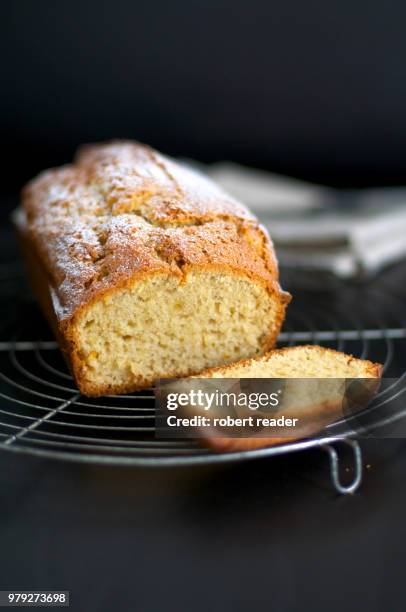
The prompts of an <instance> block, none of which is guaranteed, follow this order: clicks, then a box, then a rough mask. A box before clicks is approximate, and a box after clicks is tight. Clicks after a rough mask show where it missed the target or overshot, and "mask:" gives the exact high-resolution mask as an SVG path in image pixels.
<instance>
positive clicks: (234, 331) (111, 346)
mask: <svg viewBox="0 0 406 612" xmlns="http://www.w3.org/2000/svg"><path fill="white" fill-rule="evenodd" d="M284 309H285V303H284V300H283V299H282V298H281V296H280V294H277V293H275V294H270V293H269V291H268V290H267V289H266V288H265V287H263V286H262V285H260V284H256V283H254V282H252V281H250V279H247V278H246V277H243V276H240V275H230V274H229V273H228V274H225V273H224V274H223V273H220V272H207V271H206V272H203V271H199V272H191V273H189V274H188V275H187V276H186V278H185V279H180V278H178V277H175V276H172V277H170V276H168V275H155V276H151V277H147V278H145V279H144V280H138V281H137V282H135V283H134V284H133V285H132V286H130V287H128V286H127V287H125V288H123V289H121V290H115V291H114V292H110V293H108V294H106V295H105V296H103V297H100V298H98V299H97V301H95V302H94V303H93V304H91V305H90V306H89V307H87V308H86V309H85V310H84V311H83V313H82V314H81V315H80V316H79V317H78V320H77V323H76V325H75V333H74V338H73V343H74V345H75V349H74V359H73V366H74V370H75V369H76V372H74V373H75V375H76V376H75V377H76V379H77V380H78V381H80V389H81V391H82V392H83V393H85V394H87V395H102V394H105V393H120V392H127V391H133V390H136V389H139V388H142V387H146V386H149V385H151V384H153V382H154V381H155V380H157V379H159V378H169V377H179V376H188V375H190V374H193V373H196V372H199V371H201V370H203V369H205V368H208V367H212V366H216V365H219V364H227V363H232V362H235V361H236V360H239V359H244V358H248V357H252V356H255V355H259V354H262V353H263V352H264V351H265V350H268V349H269V348H270V347H271V346H272V345H273V343H274V342H275V339H276V337H277V334H278V332H279V328H280V325H281V322H282V320H283V316H284Z"/></svg>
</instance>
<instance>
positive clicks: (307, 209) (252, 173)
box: [208, 162, 406, 277]
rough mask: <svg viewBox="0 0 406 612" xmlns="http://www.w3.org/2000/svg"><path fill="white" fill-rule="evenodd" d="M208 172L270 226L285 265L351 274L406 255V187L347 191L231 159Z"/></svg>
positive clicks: (381, 265)
mask: <svg viewBox="0 0 406 612" xmlns="http://www.w3.org/2000/svg"><path fill="white" fill-rule="evenodd" d="M208 174H209V175H210V176H211V177H212V178H213V179H214V180H215V181H216V182H217V183H218V184H220V185H221V186H222V187H223V188H224V189H225V190H227V191H228V192H229V193H231V194H232V195H234V196H235V197H236V198H237V199H239V200H241V201H242V202H244V203H245V204H247V205H248V206H249V207H250V208H251V210H252V211H253V212H254V213H255V214H256V215H257V216H258V217H259V218H260V220H261V221H262V222H263V223H264V225H265V226H266V227H267V228H268V229H269V232H270V234H271V236H272V239H273V241H274V243H275V245H276V247H277V249H278V257H279V259H280V262H281V264H282V265H285V266H287V267H293V268H302V269H309V270H312V269H314V270H325V271H328V272H333V273H334V274H336V275H338V276H340V277H351V276H356V275H358V274H373V273H375V272H377V271H378V270H380V269H381V268H382V267H383V266H385V265H387V264H390V263H392V262H395V261H397V260H399V259H401V258H403V257H406V187H405V188H403V187H402V188H398V187H392V188H385V189H368V190H356V191H343V192H342V191H339V190H334V189H331V188H327V187H322V186H319V185H314V184H311V183H306V182H302V181H299V180H296V179H291V178H288V177H282V176H278V175H274V174H272V173H269V172H266V171H263V170H256V169H253V168H246V167H244V166H239V165H237V164H234V163H228V162H222V163H219V164H214V165H213V166H210V167H209V168H208Z"/></svg>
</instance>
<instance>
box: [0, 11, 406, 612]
mask: <svg viewBox="0 0 406 612" xmlns="http://www.w3.org/2000/svg"><path fill="white" fill-rule="evenodd" d="M0 9H1V13H2V14H1V17H0V28H1V32H0V45H1V54H0V57H1V66H2V71H1V85H2V93H1V96H0V127H1V139H2V153H3V162H2V173H1V187H0V191H1V193H2V199H1V207H2V211H3V212H7V211H8V210H9V208H10V207H11V206H12V205H14V204H15V202H16V199H17V194H18V192H19V190H20V188H21V186H22V185H23V184H24V182H25V181H27V180H28V179H29V178H31V177H32V176H33V175H35V174H36V173H37V172H39V171H40V170H42V169H43V168H45V167H48V166H52V165H58V164H61V163H65V162H67V161H69V160H70V159H71V157H72V155H73V152H74V150H75V148H76V146H77V144H78V143H81V142H86V141H95V140H101V139H106V138H117V137H124V138H136V139H139V140H141V141H145V142H148V143H149V144H151V145H153V146H155V147H157V148H159V149H161V150H163V151H165V152H167V153H169V154H173V155H182V156H191V157H196V158H198V159H200V160H203V161H207V162H210V161H215V160H220V159H224V158H229V159H233V160H237V161H240V162H242V163H247V164H251V165H258V166H261V167H264V168H268V169H270V170H273V171H278V172H282V173H287V174H291V175H295V176H299V177H303V178H307V179H310V180H317V181H320V182H324V183H327V184H332V185H336V186H340V187H350V186H359V185H382V184H390V183H397V184H402V183H405V182H406V180H405V177H406V112H405V109H406V78H405V57H406V36H405V24H406V4H405V3H404V2H400V1H398V2H396V1H395V2H390V1H387V2H382V0H381V1H372V0H370V1H369V2H367V1H364V0H362V1H359V2H346V1H344V2H338V1H337V0H335V1H333V2H326V1H321V0H317V1H306V2H304V1H302V2H300V1H297V2H292V1H290V0H284V1H283V2H281V1H279V2H270V1H261V0H227V1H226V0H217V1H215V2H214V1H209V0H208V1H206V2H204V1H196V0H177V1H172V2H171V1H170V0H160V1H157V0H150V1H148V2H135V1H134V2H130V1H127V2H123V1H121V0H116V1H114V2H102V1H101V0H99V1H98V2H96V1H82V2H74V1H72V2H61V1H55V0H54V1H48V0H41V1H40V0H31V1H25V2H23V1H21V0H16V1H13V2H11V1H10V2H7V1H3V2H1V5H0ZM1 229H2V232H1V244H0V250H1V252H2V251H3V249H4V250H5V251H7V253H11V252H12V257H13V258H14V257H16V254H15V247H14V246H12V245H14V241H13V240H12V239H11V237H10V235H9V233H8V231H7V230H4V226H2V228H1ZM6 257H8V255H4V257H3V254H2V260H4V259H5V258H6ZM10 257H11V255H10ZM403 277H404V268H403ZM401 284H402V280H401V276H399V281H396V286H399V285H401ZM363 447H364V452H365V466H366V465H367V464H368V466H369V468H368V469H365V479H364V484H363V486H362V488H361V490H360V492H358V493H357V494H356V495H355V496H353V497H339V496H336V495H335V494H334V492H333V491H332V489H331V487H330V485H329V477H328V470H327V458H326V457H325V456H324V455H323V454H321V453H319V452H313V453H305V454H298V455H293V456H288V457H281V458H276V459H275V460H272V461H269V460H268V461H260V462H255V463H250V464H243V465H237V466H231V467H228V468H221V469H208V470H206V471H205V470H198V469H196V470H171V471H169V470H168V471H144V470H135V469H119V468H116V469H115V468H114V469H113V468H105V467H90V466H85V465H77V464H63V463H58V462H54V461H50V460H42V459H34V458H30V457H25V456H17V455H12V454H11V453H9V454H6V453H2V455H1V457H0V460H1V461H0V588H2V589H31V588H32V589H40V588H42V589H64V590H65V589H70V591H71V601H72V606H71V609H74V610H80V611H83V612H88V611H93V610H95V611H97V612H111V611H112V610H117V611H119V612H121V611H123V612H127V611H129V612H130V611H131V612H133V611H136V612H138V611H140V612H149V611H151V612H167V611H168V610H177V611H183V610H184V611H185V612H190V611H192V610H193V611H194V612H197V611H199V612H200V611H201V610H202V611H203V610H204V612H211V611H217V610H221V611H222V612H229V611H230V612H235V611H237V612H238V611H240V610H241V611H244V612H245V611H246V610H247V611H251V610H253V611H256V610H276V611H278V612H279V611H281V612H292V611H293V612H296V611H302V610H304V611H307V610H314V611H318V610H320V611H322V612H326V611H328V612H335V611H340V612H341V611H342V610H346V611H348V612H350V611H353V610H354V611H355V610H356V611H357V612H358V611H359V610H368V611H369V612H381V611H384V610H385V612H386V610H389V611H390V612H398V611H399V612H403V611H404V609H405V603H404V601H405V586H404V548H405V546H404V542H405V536H406V532H405V512H406V497H405V488H404V474H405V467H406V459H405V453H404V442H403V441H397V440H392V441H390V440H386V441H383V440H380V441H375V442H374V441H370V442H369V443H365V441H364V442H363ZM348 466H350V463H349V462H348ZM348 470H349V472H347V473H346V472H345V474H346V475H347V476H349V477H351V467H348Z"/></svg>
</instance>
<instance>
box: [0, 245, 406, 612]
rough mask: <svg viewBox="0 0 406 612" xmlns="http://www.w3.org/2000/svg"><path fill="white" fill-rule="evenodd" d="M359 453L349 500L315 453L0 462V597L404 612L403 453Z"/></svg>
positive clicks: (394, 445) (374, 447) (105, 606)
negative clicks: (359, 479) (141, 462)
mask: <svg viewBox="0 0 406 612" xmlns="http://www.w3.org/2000/svg"><path fill="white" fill-rule="evenodd" d="M7 245H8V234H7V239H6V238H5V237H3V236H2V240H1V245H0V251H1V253H3V251H2V249H3V250H4V252H6V253H9V248H8V246H7ZM1 253H0V254H1ZM3 255H4V253H3ZM7 257H8V255H7ZM7 257H6V258H5V257H3V260H4V261H6V260H7ZM10 257H11V256H10ZM11 259H12V257H11ZM391 274H392V280H393V279H394V282H395V283H399V282H400V281H399V279H401V278H404V268H403V271H402V270H401V271H400V272H399V271H397V272H396V271H395V272H393V271H392V272H390V271H389V272H388V273H387V274H386V275H385V280H384V282H385V283H386V282H388V281H387V279H388V278H391ZM361 445H362V447H363V451H364V468H365V470H364V471H365V474H364V481H363V484H362V487H361V488H360V490H359V491H358V492H357V493H356V494H355V495H352V496H338V495H337V494H335V492H334V490H333V489H332V487H331V484H330V479H329V470H328V461H327V456H326V455H325V453H323V452H322V451H320V450H312V451H309V452H305V453H297V454H294V455H289V456H281V457H275V458H268V459H262V460H256V461H252V462H248V463H242V464H237V465H228V466H211V467H210V466H206V467H194V468H193V469H192V468H177V469H159V470H155V469H154V470H152V469H140V468H138V469H136V468H120V467H102V466H94V465H93V466H91V465H85V464H76V463H64V462H61V461H57V460H50V459H39V458H34V457H30V456H25V455H18V454H13V453H6V452H2V453H1V454H0V496H1V501H0V560H1V571H0V589H20V590H23V589H24V590H29V589H55V590H56V589H61V590H70V594H71V609H73V610H83V611H90V610H97V611H100V612H105V611H106V612H110V611H111V610H119V611H120V612H121V611H127V610H128V611H130V610H131V611H133V610H134V611H138V610H139V611H141V612H149V611H154V612H161V611H167V610H182V611H183V610H186V611H188V612H189V611H191V610H195V611H200V610H201V611H204V612H208V611H209V610H210V611H211V610H222V611H228V610H230V611H238V610H257V609H258V610H259V609H261V610H262V609H264V610H265V609H270V610H278V611H289V612H291V611H296V610H315V611H316V610H317V611H318V610H320V611H323V612H325V611H326V610H330V611H335V610H340V611H342V610H348V611H350V610H351V611H352V610H368V611H369V612H375V611H384V610H385V611H386V610H388V611H390V612H396V611H397V610H399V611H402V612H403V611H404V610H405V606H406V604H405V599H406V585H405V579H404V563H403V553H404V545H405V542H406V527H405V516H406V487H405V486H404V477H405V474H406V444H405V441H404V440H399V439H390V440H383V439H381V440H379V439H375V440H364V441H361ZM346 462H348V463H346ZM347 464H348V466H349V467H348V470H349V471H348V474H347V475H348V477H351V470H352V468H351V464H350V463H349V457H348V458H347V457H345V458H344V465H347ZM344 473H345V472H344Z"/></svg>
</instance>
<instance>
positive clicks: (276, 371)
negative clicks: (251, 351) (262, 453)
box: [196, 346, 382, 451]
mask: <svg viewBox="0 0 406 612" xmlns="http://www.w3.org/2000/svg"><path fill="white" fill-rule="evenodd" d="M381 374H382V366H381V365H380V364H379V363H372V362H371V361H367V360H363V359H356V358H355V357H353V356H352V355H347V354H345V353H341V352H339V351H335V350H332V349H327V348H323V347H320V346H295V347H289V348H282V349H278V350H273V351H270V352H268V353H267V354H265V355H264V356H262V357H258V358H253V359H246V360H242V361H239V362H237V363H233V364H231V365H227V366H223V367H216V368H211V369H208V370H206V371H204V372H202V373H201V374H199V376H198V377H196V378H199V379H200V378H201V379H208V378H210V379H214V378H231V379H240V378H243V379H244V378H249V379H255V378H258V379H264V378H268V379H270V378H279V379H288V380H285V385H284V388H283V402H282V403H281V404H280V405H279V406H280V407H279V408H278V411H277V413H275V416H276V417H277V416H278V414H279V415H282V414H283V415H284V416H285V417H290V418H295V417H296V418H298V420H299V423H300V426H298V427H297V428H295V429H293V430H289V429H283V428H282V429H278V428H274V429H272V428H270V429H269V430H268V429H267V430H266V431H267V432H268V431H269V432H270V433H271V434H272V437H264V433H263V432H262V434H259V435H258V434H254V435H252V436H250V437H221V436H219V433H218V431H217V432H215V433H214V435H207V437H205V438H204V441H205V443H207V444H208V445H209V446H210V447H211V448H212V449H214V450H217V451H242V450H250V449H254V448H260V447H263V446H271V445H274V444H280V443H286V442H289V441H292V440H294V439H298V438H302V437H307V436H309V435H313V434H315V433H316V432H318V431H320V430H321V429H323V427H325V426H326V425H328V424H330V423H332V422H334V421H335V420H337V419H339V418H341V417H343V416H345V414H346V410H348V409H349V408H348V405H349V404H348V402H349V401H350V402H352V408H351V409H352V410H354V406H355V410H357V409H358V410H359V409H360V408H361V407H362V406H365V404H367V403H368V401H370V399H371V398H372V397H373V395H374V394H375V393H376V391H377V390H378V388H379V379H380V378H381ZM304 379H308V380H304ZM323 379H329V380H323ZM346 379H372V380H371V381H370V382H368V381H365V383H363V382H362V384H359V385H355V386H354V390H353V391H352V392H350V393H352V395H351V396H350V395H349V392H348V385H347V384H346V383H348V381H346ZM374 379H375V381H376V382H375V381H374ZM359 382H360V383H361V381H359ZM258 390H262V389H261V385H260V384H259V383H258V389H257V391H258ZM355 394H357V396H356V397H355ZM347 414H348V412H347ZM239 416H243V415H242V414H241V411H240V414H239ZM278 432H280V433H279V435H278ZM290 432H291V433H290Z"/></svg>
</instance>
